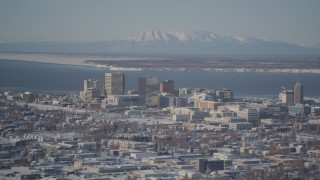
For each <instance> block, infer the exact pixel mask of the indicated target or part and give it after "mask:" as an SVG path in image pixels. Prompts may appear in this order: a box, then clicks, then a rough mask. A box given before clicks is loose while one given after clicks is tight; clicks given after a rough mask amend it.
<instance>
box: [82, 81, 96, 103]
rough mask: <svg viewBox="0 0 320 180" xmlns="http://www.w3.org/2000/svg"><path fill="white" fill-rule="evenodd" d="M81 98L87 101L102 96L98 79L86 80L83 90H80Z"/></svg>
mask: <svg viewBox="0 0 320 180" xmlns="http://www.w3.org/2000/svg"><path fill="white" fill-rule="evenodd" d="M80 96H81V98H82V99H83V100H84V101H85V102H92V101H93V100H94V99H96V98H100V91H99V87H98V81H97V80H91V79H89V80H84V81H83V91H81V92H80Z"/></svg>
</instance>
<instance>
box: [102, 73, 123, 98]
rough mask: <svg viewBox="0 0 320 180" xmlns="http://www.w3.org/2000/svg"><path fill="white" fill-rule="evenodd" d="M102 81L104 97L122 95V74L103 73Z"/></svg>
mask: <svg viewBox="0 0 320 180" xmlns="http://www.w3.org/2000/svg"><path fill="white" fill-rule="evenodd" d="M104 80H105V81H104V94H105V96H108V95H123V94H124V88H125V79H124V74H123V73H105V75H104Z"/></svg>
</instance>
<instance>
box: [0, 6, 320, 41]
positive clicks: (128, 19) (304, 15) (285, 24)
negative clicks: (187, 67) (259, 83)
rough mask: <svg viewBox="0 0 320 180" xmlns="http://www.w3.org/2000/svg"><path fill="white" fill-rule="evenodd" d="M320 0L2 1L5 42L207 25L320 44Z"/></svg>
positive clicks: (194, 28) (1, 35) (206, 27)
mask: <svg viewBox="0 0 320 180" xmlns="http://www.w3.org/2000/svg"><path fill="white" fill-rule="evenodd" d="M319 6H320V2H319V1H308V2H301V1H281V2H279V1H265V2H256V1H252V0H246V1H239V2H231V1H201V2H195V1H174V2H172V1H161V2H149V1H144V0H140V1H135V2H131V1H106V2H101V1H90V2H86V1H67V2H66V1H55V2H43V1H36V0H33V1H28V2H21V1H1V2H0V24H1V26H2V30H1V32H0V41H1V42H25V41H72V42H74V41H76V42H79V41H80V42H89V41H106V40H113V39H119V38H125V37H131V36H133V35H135V34H139V33H141V32H145V31H148V30H160V31H162V32H168V31H198V30H206V31H211V32H214V33H218V34H226V35H232V36H252V37H256V38H259V39H272V40H277V41H282V42H287V43H294V44H300V45H307V46H311V45H312V46H315V47H318V46H319V43H320V38H319V36H318V35H319V32H320V24H319V23H318V21H317V17H319V11H318V7H319Z"/></svg>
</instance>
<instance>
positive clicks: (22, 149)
mask: <svg viewBox="0 0 320 180" xmlns="http://www.w3.org/2000/svg"><path fill="white" fill-rule="evenodd" d="M79 83H81V82H79ZM83 83H84V88H83V91H81V92H80V93H77V94H72V93H70V94H61V93H60V94H59V93H49V92H48V93H36V92H33V93H32V92H15V91H9V90H3V91H2V92H0V123H1V127H0V128H1V129H0V132H1V137H0V179H46V180H52V179H70V180H73V179H75V180H82V179H89V180H101V179H107V180H108V179H110V180H113V179H126V180H131V179H132V180H134V179H141V180H156V179H157V180H158V179H163V180H171V179H194V180H198V179H199V180H200V179H241V180H242V179H243V180H250V179H261V180H263V179H319V178H320V171H319V169H320V167H319V164H320V135H319V134H320V126H319V125H320V101H319V99H317V98H314V99H312V98H304V86H303V82H299V81H298V82H297V83H296V84H293V85H292V86H293V88H292V90H287V89H284V88H283V89H282V91H281V92H280V93H279V98H236V97H235V96H234V92H233V91H232V90H230V89H219V90H212V89H204V88H203V89H202V88H194V89H190V88H179V89H175V88H174V81H173V80H165V81H163V82H159V80H158V78H156V77H142V78H139V79H138V80H137V83H138V89H137V90H127V91H126V90H125V74H122V73H105V74H104V82H102V83H101V84H99V82H98V81H96V80H91V79H88V80H84V82H83ZM102 84H103V88H101V87H100V85H102ZM280 88H281V87H279V89H280ZM235 93H236V92H235Z"/></svg>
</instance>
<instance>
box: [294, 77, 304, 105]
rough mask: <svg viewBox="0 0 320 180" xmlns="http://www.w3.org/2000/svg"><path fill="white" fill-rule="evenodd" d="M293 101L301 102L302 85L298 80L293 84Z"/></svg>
mask: <svg viewBox="0 0 320 180" xmlns="http://www.w3.org/2000/svg"><path fill="white" fill-rule="evenodd" d="M294 103H295V104H303V85H302V84H301V83H300V82H299V81H298V82H297V83H296V84H295V85H294Z"/></svg>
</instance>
